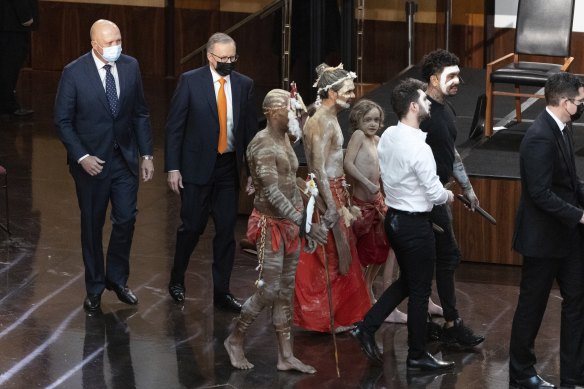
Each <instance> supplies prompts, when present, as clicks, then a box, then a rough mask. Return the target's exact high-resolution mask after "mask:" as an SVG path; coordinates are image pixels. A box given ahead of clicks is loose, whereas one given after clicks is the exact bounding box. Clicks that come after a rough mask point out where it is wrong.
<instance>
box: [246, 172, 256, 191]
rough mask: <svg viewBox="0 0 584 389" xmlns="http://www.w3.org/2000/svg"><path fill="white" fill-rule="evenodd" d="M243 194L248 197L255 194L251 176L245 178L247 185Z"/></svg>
mask: <svg viewBox="0 0 584 389" xmlns="http://www.w3.org/2000/svg"><path fill="white" fill-rule="evenodd" d="M245 193H247V194H248V195H250V196H251V195H252V194H254V193H255V187H254V186H253V180H252V179H251V176H247V185H246V186H245Z"/></svg>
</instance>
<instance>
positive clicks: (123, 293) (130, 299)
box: [106, 284, 138, 305]
mask: <svg viewBox="0 0 584 389" xmlns="http://www.w3.org/2000/svg"><path fill="white" fill-rule="evenodd" d="M106 288H107V289H108V290H113V291H114V292H115V293H116V296H118V300H120V301H121V302H123V303H125V304H129V305H136V304H138V297H136V295H135V294H134V292H132V290H131V289H130V288H128V287H127V286H122V285H118V284H106Z"/></svg>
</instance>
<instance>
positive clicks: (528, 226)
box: [509, 73, 584, 389]
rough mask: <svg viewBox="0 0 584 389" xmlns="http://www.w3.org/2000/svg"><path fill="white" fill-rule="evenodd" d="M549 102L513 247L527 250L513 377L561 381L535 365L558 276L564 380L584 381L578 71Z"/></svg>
mask: <svg viewBox="0 0 584 389" xmlns="http://www.w3.org/2000/svg"><path fill="white" fill-rule="evenodd" d="M545 99H546V104H547V106H546V109H545V111H544V112H542V113H541V114H540V115H539V116H538V117H537V119H536V120H535V121H534V122H533V124H532V125H531V126H530V127H529V129H528V130H527V132H526V134H525V137H524V138H523V141H522V142H521V147H520V151H519V154H520V171H521V200H520V202H519V208H518V210H517V217H516V222H515V233H514V237H513V248H514V249H515V250H516V251H518V252H519V253H521V254H522V255H523V268H522V274H521V286H520V292H519V301H518V303H517V309H516V310H515V316H514V318H513V325H512V329H511V343H510V348H509V384H510V386H511V387H513V388H521V389H524V388H527V389H532V388H555V387H556V386H555V385H553V384H551V383H548V382H546V381H545V380H544V379H542V378H541V377H540V376H539V375H538V374H537V371H536V370H535V366H534V365H535V363H536V358H535V353H534V341H535V338H536V336H537V332H538V330H539V327H540V325H541V321H542V318H543V315H544V312H545V309H546V305H547V302H548V299H549V294H550V290H551V287H552V284H553V282H554V280H556V281H557V282H558V285H559V287H560V293H561V296H562V299H563V301H562V320H561V329H560V380H561V386H562V388H564V387H566V388H574V387H575V386H576V385H578V386H581V385H584V376H583V373H584V372H583V371H582V365H581V360H582V356H581V355H580V354H581V350H580V349H581V346H582V331H583V329H584V320H583V314H582V308H583V307H582V303H583V302H582V300H583V294H584V282H582V281H583V277H584V266H583V263H582V242H583V240H582V237H581V229H582V226H581V224H584V211H583V210H582V205H583V204H584V183H582V181H580V179H579V178H578V176H577V174H576V165H575V162H574V149H573V144H572V135H571V133H570V130H569V129H568V126H567V125H566V123H569V122H570V121H572V120H575V119H577V117H579V115H580V114H582V110H583V109H584V105H583V102H584V86H583V85H582V84H581V82H580V80H579V79H578V78H577V77H576V76H574V75H572V74H570V73H558V74H555V75H553V76H551V77H550V78H549V79H548V81H547V82H546V85H545Z"/></svg>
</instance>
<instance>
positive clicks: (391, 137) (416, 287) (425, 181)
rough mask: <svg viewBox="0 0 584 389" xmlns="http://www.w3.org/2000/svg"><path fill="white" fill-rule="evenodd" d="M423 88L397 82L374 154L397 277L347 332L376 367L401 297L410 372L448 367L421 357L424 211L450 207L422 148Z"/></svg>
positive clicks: (427, 252) (428, 261)
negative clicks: (382, 331)
mask: <svg viewBox="0 0 584 389" xmlns="http://www.w3.org/2000/svg"><path fill="white" fill-rule="evenodd" d="M424 89H425V85H424V84H423V83H422V82H420V81H418V80H413V79H406V80H403V81H402V82H400V83H399V84H398V85H397V86H396V87H395V89H394V90H393V92H392V95H391V104H392V108H393V110H394V112H395V113H396V114H397V115H398V117H399V118H400V120H399V122H398V124H397V125H396V126H392V127H390V128H388V129H387V130H386V131H385V132H384V133H383V135H382V136H381V139H380V141H379V145H378V147H377V151H378V154H379V163H380V169H381V180H382V181H383V188H384V191H385V203H386V204H387V205H388V207H389V209H388V212H387V215H386V218H385V231H386V233H387V235H388V238H389V240H390V242H391V246H392V247H393V249H394V250H395V254H396V257H397V261H398V264H399V266H400V271H401V274H400V277H399V279H398V280H397V281H396V282H394V283H393V284H392V285H391V286H390V287H389V288H388V289H387V290H386V291H385V292H384V293H383V294H382V295H381V297H380V298H379V300H378V301H377V303H376V304H375V305H373V307H372V308H371V309H370V310H369V312H368V313H367V315H365V318H364V319H363V321H362V322H361V323H359V324H358V325H357V327H356V328H355V330H354V331H353V332H352V334H353V336H355V337H356V338H357V339H358V340H359V342H360V343H361V346H362V348H363V351H364V352H365V354H367V356H368V357H369V358H371V359H372V360H374V361H376V362H382V358H381V353H380V351H379V349H378V347H377V345H376V343H375V332H376V331H377V329H378V328H379V327H380V326H381V324H382V323H383V320H384V319H385V318H386V317H387V315H389V314H390V313H391V312H392V311H393V310H394V308H395V307H397V306H398V305H399V304H400V303H401V302H402V301H403V300H404V299H405V298H406V297H409V301H408V343H409V344H408V346H409V350H408V358H407V369H408V370H410V371H415V370H423V371H440V370H448V369H452V368H453V367H454V362H445V361H441V360H439V359H436V358H435V357H434V356H432V355H431V354H430V353H428V352H427V351H426V320H427V312H428V298H429V297H430V293H431V286H432V275H433V271H434V260H435V257H436V252H435V247H434V233H433V231H432V223H431V222H430V211H431V210H432V207H433V206H434V205H436V204H444V203H446V202H452V200H453V198H454V196H453V194H452V192H451V191H449V190H446V189H444V187H443V186H442V184H441V183H440V179H439V178H438V176H437V175H436V163H435V162H434V156H433V155H432V151H431V149H430V146H428V145H427V144H426V142H425V139H426V133H424V132H422V131H421V130H420V129H419V128H420V122H421V121H422V120H424V119H425V118H426V117H428V115H429V113H430V102H429V101H428V99H427V97H426V94H425V93H424V92H423V91H424Z"/></svg>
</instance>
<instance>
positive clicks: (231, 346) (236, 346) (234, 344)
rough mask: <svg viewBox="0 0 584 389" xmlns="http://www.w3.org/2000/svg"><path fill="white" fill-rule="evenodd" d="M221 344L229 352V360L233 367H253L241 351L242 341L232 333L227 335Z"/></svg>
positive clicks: (244, 368)
mask: <svg viewBox="0 0 584 389" xmlns="http://www.w3.org/2000/svg"><path fill="white" fill-rule="evenodd" d="M223 345H224V346H225V350H227V354H229V360H230V361H231V365H232V366H233V367H235V368H237V369H243V370H246V369H251V368H253V364H252V363H251V362H250V361H248V360H247V358H246V357H245V355H244V353H243V341H239V340H237V339H236V338H235V337H234V336H233V335H229V336H228V337H227V339H225V342H223Z"/></svg>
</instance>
